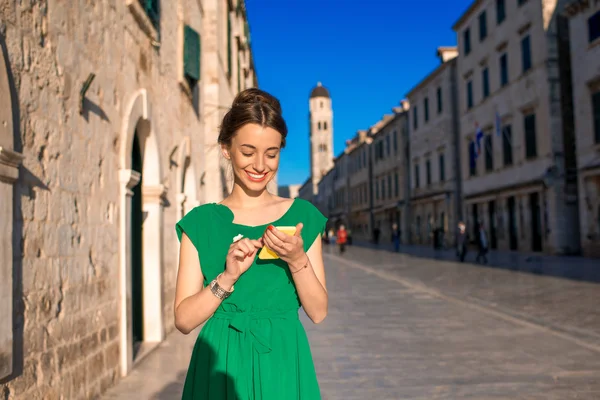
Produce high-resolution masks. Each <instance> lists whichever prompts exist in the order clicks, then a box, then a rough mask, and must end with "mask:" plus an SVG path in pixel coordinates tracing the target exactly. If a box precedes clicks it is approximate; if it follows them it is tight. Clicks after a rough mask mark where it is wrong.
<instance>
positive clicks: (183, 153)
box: [176, 136, 200, 219]
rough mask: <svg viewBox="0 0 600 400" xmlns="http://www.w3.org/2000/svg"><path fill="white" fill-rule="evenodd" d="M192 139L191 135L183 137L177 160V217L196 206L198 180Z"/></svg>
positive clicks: (197, 202)
mask: <svg viewBox="0 0 600 400" xmlns="http://www.w3.org/2000/svg"><path fill="white" fill-rule="evenodd" d="M191 153H192V149H191V140H190V137H189V136H186V137H185V138H183V140H182V141H181V144H180V151H179V157H178V160H177V166H178V168H177V182H176V190H177V191H176V193H177V195H176V197H177V218H178V219H179V218H182V217H183V216H184V215H185V214H187V213H188V212H189V211H190V210H191V209H192V208H194V207H196V206H197V205H198V204H199V203H200V202H199V201H198V191H197V187H198V186H197V185H198V182H197V180H196V168H195V165H194V163H193V162H192V156H191Z"/></svg>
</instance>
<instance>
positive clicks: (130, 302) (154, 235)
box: [119, 90, 166, 375]
mask: <svg viewBox="0 0 600 400" xmlns="http://www.w3.org/2000/svg"><path fill="white" fill-rule="evenodd" d="M121 134H122V136H121V150H120V164H121V169H120V170H119V179H120V182H121V191H120V197H121V199H120V208H121V212H120V215H121V218H120V227H119V229H120V232H119V237H120V265H119V273H120V286H119V287H120V310H121V318H120V325H121V326H120V333H121V338H120V351H121V374H122V375H127V374H128V372H129V371H130V370H131V367H132V365H133V362H134V360H135V359H136V358H139V357H141V356H142V355H143V354H145V353H146V352H147V351H148V350H150V349H151V348H153V347H154V346H156V345H157V344H158V343H160V342H161V341H162V340H163V339H164V336H165V332H164V323H163V304H162V302H163V292H162V277H163V275H162V273H163V268H162V263H163V262H162V247H163V242H162V230H163V207H164V198H165V190H166V189H165V187H164V185H162V184H161V177H162V168H161V162H160V153H159V148H160V147H159V144H158V138H157V135H156V133H155V132H154V128H153V125H152V119H151V112H150V104H149V102H148V99H147V93H146V91H145V90H140V91H139V92H138V93H137V94H136V95H135V96H134V98H133V100H132V101H131V102H130V103H129V107H128V113H127V114H126V118H125V121H124V124H123V130H122V132H121Z"/></svg>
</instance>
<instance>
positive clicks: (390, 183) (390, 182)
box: [388, 174, 392, 197]
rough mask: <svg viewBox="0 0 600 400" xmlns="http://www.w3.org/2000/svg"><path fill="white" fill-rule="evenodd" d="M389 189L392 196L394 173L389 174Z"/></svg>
mask: <svg viewBox="0 0 600 400" xmlns="http://www.w3.org/2000/svg"><path fill="white" fill-rule="evenodd" d="M388 191H389V192H390V194H389V196H390V197H392V174H389V175H388Z"/></svg>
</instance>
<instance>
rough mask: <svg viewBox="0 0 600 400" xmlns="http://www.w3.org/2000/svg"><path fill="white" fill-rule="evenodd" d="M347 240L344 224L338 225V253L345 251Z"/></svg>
mask: <svg viewBox="0 0 600 400" xmlns="http://www.w3.org/2000/svg"><path fill="white" fill-rule="evenodd" d="M347 242H348V231H346V227H345V226H344V224H342V225H340V228H339V229H338V231H337V243H338V246H339V248H340V254H344V252H345V251H346V243H347Z"/></svg>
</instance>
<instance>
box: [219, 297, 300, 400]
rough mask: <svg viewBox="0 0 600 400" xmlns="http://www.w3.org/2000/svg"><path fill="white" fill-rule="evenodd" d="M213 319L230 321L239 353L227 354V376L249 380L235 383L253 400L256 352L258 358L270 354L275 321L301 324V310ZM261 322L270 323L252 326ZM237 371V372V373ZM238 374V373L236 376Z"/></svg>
mask: <svg viewBox="0 0 600 400" xmlns="http://www.w3.org/2000/svg"><path fill="white" fill-rule="evenodd" d="M212 318H217V319H224V320H228V321H229V325H228V327H229V329H232V330H233V331H235V332H236V333H237V335H235V336H234V337H236V338H235V339H234V341H235V342H237V347H238V349H237V351H235V350H233V349H229V351H228V352H227V369H228V371H227V372H230V371H231V372H232V373H234V375H235V372H237V373H239V374H241V375H245V376H246V379H242V380H238V381H237V382H235V383H233V385H234V386H236V387H237V388H238V389H239V392H238V391H237V390H235V389H233V388H232V390H234V391H235V392H238V393H246V396H247V397H246V398H248V399H253V398H254V396H255V393H254V390H253V388H254V383H253V378H252V376H253V375H252V372H251V371H252V365H253V354H252V353H253V352H256V353H258V354H265V353H269V352H271V350H272V345H271V336H272V321H273V320H278V319H280V320H297V319H298V309H292V310H286V311H273V310H269V311H258V312H252V311H247V312H231V311H229V312H228V311H223V310H217V311H215V313H214V314H213V316H212ZM257 320H268V322H269V323H268V324H266V323H261V324H257V323H254V324H253V323H252V322H253V321H257ZM236 370H237V371H236ZM234 371H235V372H234Z"/></svg>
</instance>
